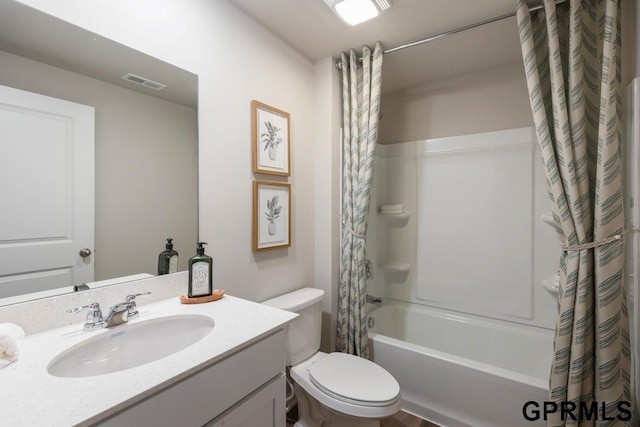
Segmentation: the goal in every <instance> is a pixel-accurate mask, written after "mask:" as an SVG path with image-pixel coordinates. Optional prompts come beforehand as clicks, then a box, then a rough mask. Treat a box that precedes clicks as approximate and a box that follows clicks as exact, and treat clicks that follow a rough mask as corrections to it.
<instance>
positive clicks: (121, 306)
mask: <svg viewBox="0 0 640 427" xmlns="http://www.w3.org/2000/svg"><path fill="white" fill-rule="evenodd" d="M149 294H151V292H143V293H141V294H133V295H132V294H130V295H127V296H126V297H125V300H124V302H119V303H118V304H115V305H114V306H112V307H111V308H110V309H109V313H108V314H107V316H106V317H103V316H102V310H101V309H100V304H98V303H97V302H94V303H91V304H88V305H83V306H82V307H77V308H73V309H71V310H67V313H69V314H75V313H79V312H81V311H84V310H87V311H88V313H87V318H86V319H85V322H84V330H85V331H92V330H94V329H100V328H110V327H111V326H116V325H120V324H122V323H126V322H128V321H129V319H134V318H136V317H138V315H139V314H140V312H138V307H137V306H136V301H135V299H136V297H139V296H143V295H149Z"/></svg>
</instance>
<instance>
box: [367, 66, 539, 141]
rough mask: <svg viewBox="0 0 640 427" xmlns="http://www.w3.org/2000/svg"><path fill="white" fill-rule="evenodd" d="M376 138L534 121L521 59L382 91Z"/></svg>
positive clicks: (397, 138) (433, 135)
mask: <svg viewBox="0 0 640 427" xmlns="http://www.w3.org/2000/svg"><path fill="white" fill-rule="evenodd" d="M381 111H382V114H383V118H382V120H381V121H380V130H379V132H380V143H382V144H389V143H397V142H407V141H415V140H420V139H431V138H441V137H446V136H454V135H466V134H471V133H478V132H489V131H494V130H502V129H511V128H519V127H526V126H532V125H533V117H532V116H531V109H530V107H529V98H528V93H527V86H526V79H525V75H524V69H523V65H522V63H521V62H515V63H513V64H509V65H507V66H503V67H499V68H492V69H489V70H485V71H481V72H477V73H471V74H463V75H460V76H455V77H451V78H448V79H444V80H438V81H435V82H430V83H427V84H424V85H420V86H415V87H411V88H409V89H406V90H404V91H401V92H393V93H386V94H383V96H382V104H381Z"/></svg>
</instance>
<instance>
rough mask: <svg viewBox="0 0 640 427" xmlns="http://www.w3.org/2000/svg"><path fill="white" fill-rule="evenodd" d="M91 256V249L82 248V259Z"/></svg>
mask: <svg viewBox="0 0 640 427" xmlns="http://www.w3.org/2000/svg"><path fill="white" fill-rule="evenodd" d="M89 255H91V249H89V248H82V249H80V256H81V257H82V258H86V257H88V256H89Z"/></svg>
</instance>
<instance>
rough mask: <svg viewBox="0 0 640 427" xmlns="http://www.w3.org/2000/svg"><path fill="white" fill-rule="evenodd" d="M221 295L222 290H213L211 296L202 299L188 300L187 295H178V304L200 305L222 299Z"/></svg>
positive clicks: (222, 293)
mask: <svg viewBox="0 0 640 427" xmlns="http://www.w3.org/2000/svg"><path fill="white" fill-rule="evenodd" d="M223 295H224V291H223V290H222V289H214V290H213V293H212V294H211V295H207V296H204V297H193V298H189V297H188V296H187V295H180V302H181V303H182V304H200V303H203V302H211V301H217V300H219V299H220V298H222V296H223Z"/></svg>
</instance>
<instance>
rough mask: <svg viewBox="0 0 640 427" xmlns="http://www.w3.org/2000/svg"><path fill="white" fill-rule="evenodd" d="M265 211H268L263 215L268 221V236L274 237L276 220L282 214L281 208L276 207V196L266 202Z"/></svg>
mask: <svg viewBox="0 0 640 427" xmlns="http://www.w3.org/2000/svg"><path fill="white" fill-rule="evenodd" d="M267 209H268V211H267V212H265V213H264V214H265V215H266V216H267V219H268V220H269V228H268V233H269V236H275V234H276V231H277V226H276V219H278V217H279V216H280V213H281V212H282V206H278V196H273V197H272V198H271V199H270V200H267Z"/></svg>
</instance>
